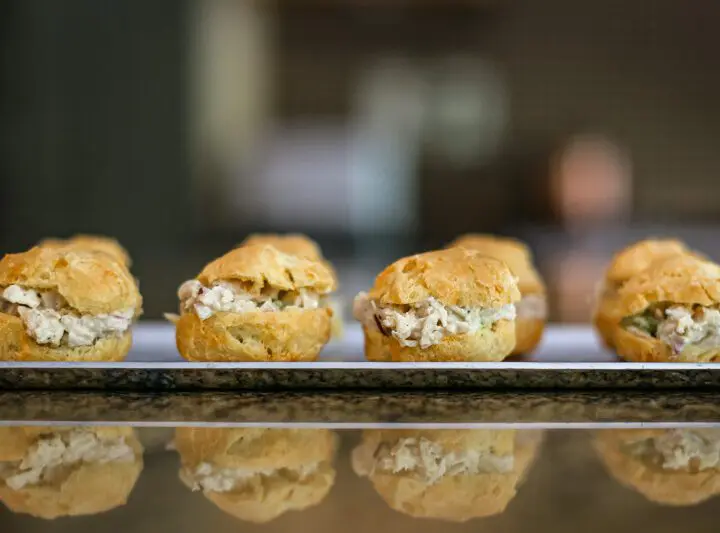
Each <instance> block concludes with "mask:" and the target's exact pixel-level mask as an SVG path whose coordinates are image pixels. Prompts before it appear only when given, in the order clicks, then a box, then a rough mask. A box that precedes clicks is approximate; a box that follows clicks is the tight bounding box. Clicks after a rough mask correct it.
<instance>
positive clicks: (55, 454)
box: [0, 429, 135, 490]
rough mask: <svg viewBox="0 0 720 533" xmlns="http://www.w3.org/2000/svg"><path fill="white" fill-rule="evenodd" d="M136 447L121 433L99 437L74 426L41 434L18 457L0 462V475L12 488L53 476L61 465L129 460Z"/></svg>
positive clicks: (57, 472)
mask: <svg viewBox="0 0 720 533" xmlns="http://www.w3.org/2000/svg"><path fill="white" fill-rule="evenodd" d="M134 458H135V451H134V450H133V449H132V448H131V447H130V446H128V444H127V443H126V442H125V438H124V437H117V438H113V439H102V438H100V437H98V435H97V434H96V433H93V432H92V431H88V430H84V429H77V430H72V431H69V432H65V433H54V434H49V435H43V436H41V437H40V438H39V439H38V440H37V442H35V443H34V444H33V445H32V446H31V447H30V448H29V449H28V451H27V453H26V454H25V456H24V457H23V458H22V460H20V461H14V462H13V461H6V462H3V463H0V478H2V479H3V480H4V481H5V483H6V484H7V486H8V487H10V488H11V489H13V490H20V489H22V488H23V487H26V486H29V485H38V484H41V483H42V482H44V481H49V480H52V479H53V478H54V477H55V476H56V475H58V474H59V473H60V472H61V469H63V468H65V467H68V466H72V465H75V464H78V463H100V464H104V463H111V462H130V461H133V460H134Z"/></svg>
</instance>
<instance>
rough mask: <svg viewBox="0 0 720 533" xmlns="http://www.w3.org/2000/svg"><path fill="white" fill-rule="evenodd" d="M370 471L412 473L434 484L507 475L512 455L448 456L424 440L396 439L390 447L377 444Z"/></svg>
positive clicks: (474, 451) (474, 452)
mask: <svg viewBox="0 0 720 533" xmlns="http://www.w3.org/2000/svg"><path fill="white" fill-rule="evenodd" d="M374 459H375V463H374V471H382V472H387V473H393V474H398V473H402V472H406V473H413V474H415V475H416V476H418V477H419V478H421V479H423V481H425V482H427V483H429V484H431V485H432V484H434V483H437V482H438V481H440V480H441V479H442V478H444V477H449V476H463V475H473V474H491V473H506V472H510V471H511V470H512V469H513V467H514V458H513V456H512V455H496V454H492V453H488V452H487V451H482V450H477V449H472V448H469V449H466V450H463V451H461V452H448V451H446V450H444V449H443V447H442V446H441V445H440V444H438V443H436V442H433V441H431V440H429V439H426V438H424V437H420V438H405V439H400V440H398V441H397V442H395V443H394V444H390V443H387V442H383V443H381V444H380V445H379V446H378V448H377V450H376V451H375V455H374Z"/></svg>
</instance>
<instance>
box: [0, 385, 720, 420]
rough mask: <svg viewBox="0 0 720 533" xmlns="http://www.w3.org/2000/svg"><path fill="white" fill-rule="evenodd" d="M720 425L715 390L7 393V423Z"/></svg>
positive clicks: (1, 406)
mask: <svg viewBox="0 0 720 533" xmlns="http://www.w3.org/2000/svg"><path fill="white" fill-rule="evenodd" d="M22 422H32V423H36V424H37V423H40V424H42V423H64V422H68V423H96V422H108V423H112V422H117V423H129V424H132V423H143V424H147V423H155V424H161V423H162V424H169V425H180V424H183V425H187V424H190V425H196V424H201V425H202V424H258V423H265V424H268V425H277V424H295V423H300V424H331V425H332V424H340V425H343V426H348V425H349V426H350V427H353V426H358V427H361V426H363V425H368V424H371V425H372V424H390V425H401V424H402V425H408V424H409V425H413V424H423V425H425V424H433V425H446V424H461V425H486V424H490V425H497V424H501V425H505V424H509V425H517V424H539V425H541V426H543V425H552V424H586V423H590V424H614V423H623V424H627V423H629V424H642V425H647V424H654V423H713V424H715V423H717V424H720V394H716V393H702V392H700V393H694V394H688V393H686V392H683V393H677V392H671V393H627V392H625V393H621V392H598V393H572V392H556V393H551V392H546V393H495V392H471V393H443V392H428V393H419V392H405V393H390V392H388V393H371V392H361V393H357V392H346V393H335V392H322V393H317V392H308V393H298V392H295V393H293V392H263V393H228V392H222V393H170V394H165V393H164V394H157V393H99V392H45V391H34V392H32V391H24V392H4V393H0V423H22Z"/></svg>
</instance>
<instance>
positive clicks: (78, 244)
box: [38, 234, 132, 268]
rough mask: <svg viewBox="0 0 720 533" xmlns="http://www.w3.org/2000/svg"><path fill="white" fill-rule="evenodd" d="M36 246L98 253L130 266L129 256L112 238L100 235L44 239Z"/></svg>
mask: <svg viewBox="0 0 720 533" xmlns="http://www.w3.org/2000/svg"><path fill="white" fill-rule="evenodd" d="M38 246H40V247H45V248H69V249H75V250H86V251H94V252H100V253H103V254H107V255H109V256H111V257H113V258H114V259H115V260H116V261H119V262H120V263H122V264H123V265H125V266H126V267H128V268H130V266H132V260H131V259H130V254H129V253H128V252H127V250H126V249H125V248H123V247H122V245H121V244H120V243H119V242H118V241H117V240H115V239H113V238H112V237H105V236H102V235H82V234H79V235H74V236H72V237H70V238H69V239H45V240H42V241H40V243H38Z"/></svg>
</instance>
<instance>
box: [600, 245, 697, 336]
mask: <svg viewBox="0 0 720 533" xmlns="http://www.w3.org/2000/svg"><path fill="white" fill-rule="evenodd" d="M689 253H691V252H690V250H688V248H687V247H686V246H685V245H684V244H683V243H682V242H680V241H678V240H675V239H648V240H644V241H639V242H636V243H635V244H633V245H631V246H628V247H627V248H625V249H623V250H621V251H620V252H618V253H617V254H615V257H613V259H612V261H611V262H610V265H609V266H608V269H607V272H606V273H605V279H604V280H603V283H602V286H601V287H600V290H599V294H598V299H597V304H596V307H595V312H594V313H593V323H594V324H595V329H596V330H597V333H598V335H599V336H600V338H601V339H602V341H603V342H604V343H605V345H606V346H607V347H608V348H610V349H614V348H615V339H614V335H615V332H616V331H617V330H618V328H619V327H620V320H621V319H622V315H621V314H619V312H620V302H619V298H618V290H619V289H620V287H622V286H623V284H625V283H626V282H627V281H628V280H629V279H630V278H632V277H633V276H636V275H638V274H640V273H641V272H642V271H643V270H645V269H646V268H648V267H649V266H650V265H651V264H653V263H654V262H655V261H658V260H662V259H666V258H668V257H673V256H676V255H686V254H689Z"/></svg>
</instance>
